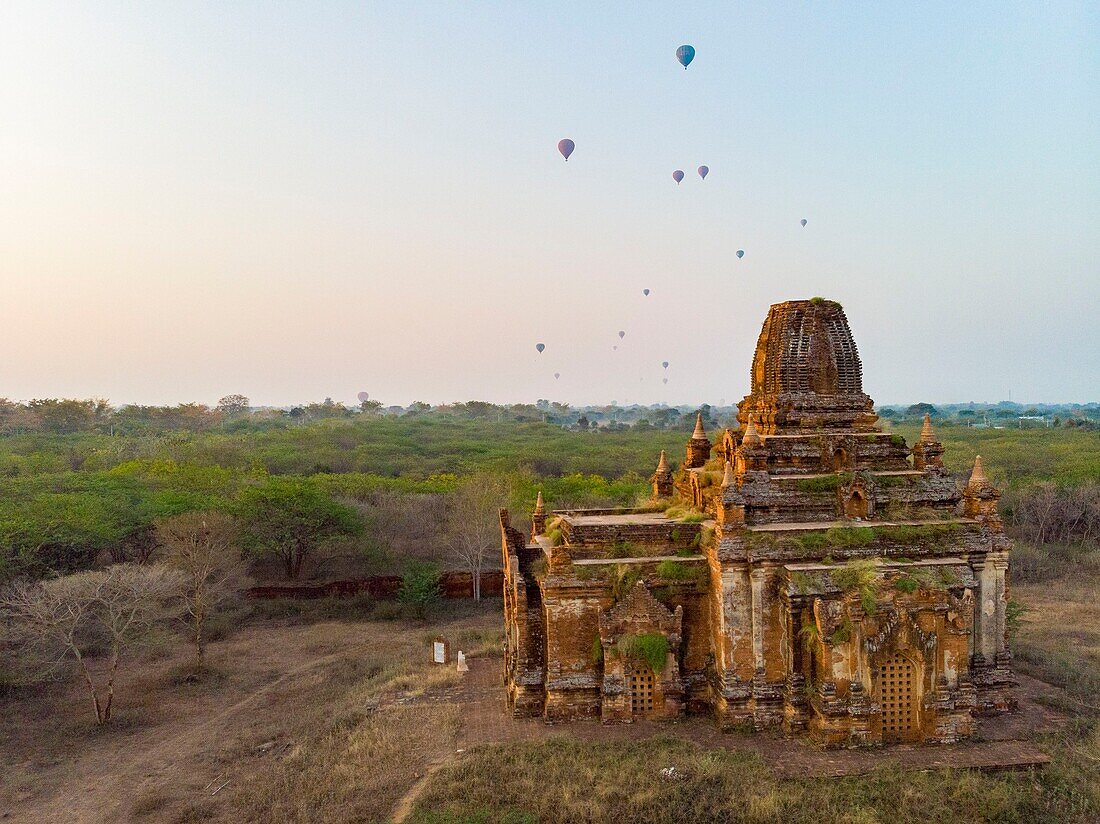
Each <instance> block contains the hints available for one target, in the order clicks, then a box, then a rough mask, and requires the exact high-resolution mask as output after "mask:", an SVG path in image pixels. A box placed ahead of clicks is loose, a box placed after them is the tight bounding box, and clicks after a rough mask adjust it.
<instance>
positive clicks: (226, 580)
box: [156, 512, 245, 672]
mask: <svg viewBox="0 0 1100 824" xmlns="http://www.w3.org/2000/svg"><path fill="white" fill-rule="evenodd" d="M156 531H157V541H158V543H159V544H160V545H161V547H162V549H163V555H162V561H163V562H164V564H165V565H166V566H168V567H170V568H171V569H174V570H176V571H177V572H178V573H179V576H180V579H181V580H180V592H181V596H182V601H183V607H184V610H185V612H186V617H187V623H188V624H189V625H190V631H191V641H192V643H193V644H194V645H195V671H196V672H198V671H200V670H201V669H202V666H203V660H204V659H203V656H204V654H205V651H206V636H205V634H204V631H205V628H206V621H207V619H208V618H209V617H210V616H211V615H212V614H213V613H214V611H215V610H216V609H217V608H218V607H219V606H220V605H221V604H223V603H224V602H225V601H227V600H228V599H230V598H232V597H233V596H235V595H236V594H237V591H238V590H239V589H240V588H241V586H243V584H244V582H245V562H244V559H243V558H242V556H241V550H240V546H239V538H240V532H241V530H240V526H239V525H238V523H237V521H236V520H235V519H234V518H232V517H231V516H229V515H225V514H223V513H221V512H185V513H184V514H182V515H176V516H173V517H171V518H163V519H161V520H158V521H157V522H156Z"/></svg>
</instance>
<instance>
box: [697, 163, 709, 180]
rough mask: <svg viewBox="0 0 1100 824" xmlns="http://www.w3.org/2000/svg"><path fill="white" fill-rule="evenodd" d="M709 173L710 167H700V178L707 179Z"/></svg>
mask: <svg viewBox="0 0 1100 824" xmlns="http://www.w3.org/2000/svg"><path fill="white" fill-rule="evenodd" d="M709 173H710V167H709V166H700V167H699V177H701V178H703V180H706V179H707V175H708V174H709Z"/></svg>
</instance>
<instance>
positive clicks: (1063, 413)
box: [0, 395, 1100, 436]
mask: <svg viewBox="0 0 1100 824" xmlns="http://www.w3.org/2000/svg"><path fill="white" fill-rule="evenodd" d="M697 411H701V412H702V413H703V417H704V420H705V422H706V423H707V425H708V426H709V427H716V426H720V425H721V426H736V425H737V424H736V418H737V407H736V406H712V405H711V404H702V405H701V406H699V407H691V406H666V405H663V404H656V405H651V406H640V405H628V406H618V405H616V404H610V405H606V406H580V407H573V406H570V405H569V404H564V403H558V402H556V401H548V400H540V401H538V402H536V403H534V404H525V403H520V404H504V405H501V404H493V403H488V402H486V401H466V402H464V403H451V404H441V405H437V406H432V405H430V404H427V403H422V402H419V401H418V402H416V403H412V404H410V405H408V406H383V405H382V404H381V403H380V402H378V401H373V400H368V401H364V402H363V403H361V404H358V405H357V406H345V405H344V404H342V403H338V402H336V401H333V400H332V399H331V398H326V399H325V400H324V401H321V402H319V403H308V404H303V405H300V406H291V407H285V408H276V407H253V406H251V405H250V402H249V399H248V398H246V397H244V396H243V395H227V396H226V397H224V398H222V399H221V400H220V401H218V403H217V405H215V406H206V405H204V404H199V403H183V404H178V405H176V406H143V405H137V404H127V405H124V406H112V405H111V404H110V402H108V401H107V400H104V399H102V398H89V399H84V400H79V399H75V398H39V399H35V400H31V401H27V402H25V403H24V402H17V401H12V400H8V399H7V398H0V436H3V435H18V434H24V433H32V432H42V433H49V434H58V435H60V434H72V433H76V432H97V433H102V434H109V435H115V434H139V433H146V432H203V431H207V430H212V429H220V430H223V431H230V432H237V433H241V432H250V431H257V430H264V429H279V428H290V427H294V426H301V425H303V424H308V423H313V422H316V421H323V420H363V419H373V418H380V417H386V418H435V419H445V420H459V421H488V422H495V423H503V422H512V423H550V424H554V425H557V426H561V427H567V428H570V429H574V430H578V431H603V432H606V431H617V430H623V429H629V428H637V429H665V430H679V429H684V428H690V426H691V425H692V423H693V422H694V417H695V413H696V412H697ZM877 411H878V413H879V415H880V416H881V417H882V419H883V421H884V422H895V423H904V422H906V421H914V420H916V421H919V420H920V419H921V418H923V416H924V415H925V413H928V414H930V415H931V416H932V419H933V420H934V421H936V422H937V423H940V424H943V425H956V424H957V425H963V426H976V427H979V428H983V427H990V428H1000V427H1003V426H1009V425H1012V426H1018V427H1023V426H1025V425H1026V426H1065V427H1070V428H1073V427H1085V428H1091V427H1095V426H1096V425H1097V424H1100V404H1096V403H1089V404H1026V405H1025V404H1015V403H1011V402H1007V401H1003V402H1001V403H998V404H992V405H991V404H941V405H935V404H930V403H915V404H910V405H909V406H880V407H879V408H878V410H877Z"/></svg>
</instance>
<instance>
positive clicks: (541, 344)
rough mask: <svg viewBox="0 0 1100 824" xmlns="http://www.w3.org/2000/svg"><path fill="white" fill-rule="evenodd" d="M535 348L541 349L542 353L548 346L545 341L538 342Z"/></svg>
mask: <svg viewBox="0 0 1100 824" xmlns="http://www.w3.org/2000/svg"><path fill="white" fill-rule="evenodd" d="M535 348H536V349H538V350H539V354H540V355H541V354H542V350H543V349H545V348H546V344H545V343H536V344H535Z"/></svg>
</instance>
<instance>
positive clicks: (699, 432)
mask: <svg viewBox="0 0 1100 824" xmlns="http://www.w3.org/2000/svg"><path fill="white" fill-rule="evenodd" d="M691 439H692V440H693V441H705V440H706V439H707V433H706V431H705V430H704V429H703V413H702V412H696V413H695V431H694V432H692V433H691Z"/></svg>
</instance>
